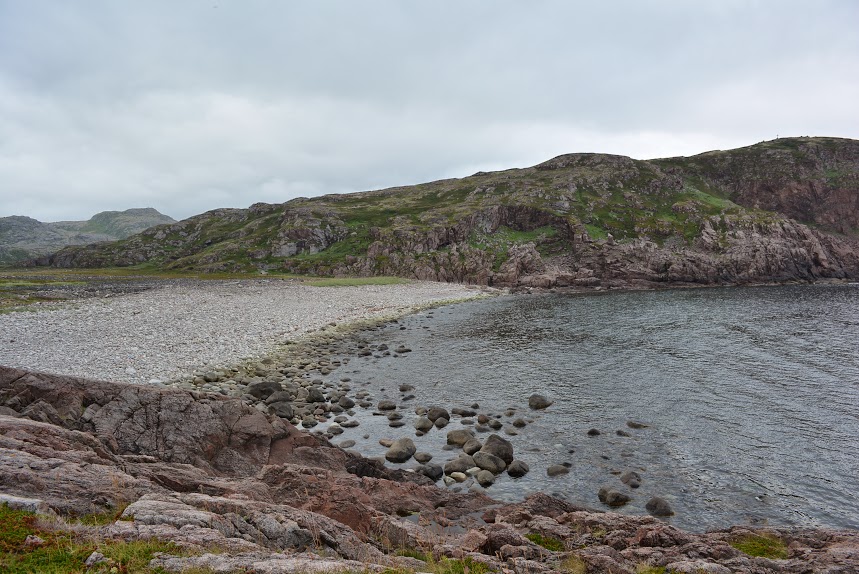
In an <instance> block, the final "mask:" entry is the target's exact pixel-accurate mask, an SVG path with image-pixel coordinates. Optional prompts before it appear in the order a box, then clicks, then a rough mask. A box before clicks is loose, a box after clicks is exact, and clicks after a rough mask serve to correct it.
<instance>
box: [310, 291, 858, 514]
mask: <svg viewBox="0 0 859 574" xmlns="http://www.w3.org/2000/svg"><path fill="white" fill-rule="evenodd" d="M360 338H361V339H362V340H363V343H359V344H362V345H364V346H363V348H362V350H363V353H362V354H359V355H358V356H356V357H354V358H353V359H352V360H351V361H349V362H348V364H344V365H343V366H342V367H341V368H339V369H337V370H336V371H334V372H332V373H330V374H328V375H326V376H325V377H323V379H324V380H325V382H326V383H327V384H329V385H334V384H342V383H340V382H339V381H340V380H341V379H342V378H348V379H350V382H349V383H348V385H349V386H350V387H351V389H352V392H353V393H359V394H360V398H359V400H361V401H363V403H364V404H365V405H366V408H360V406H359V407H357V408H356V415H355V420H357V421H359V422H360V425H359V426H357V427H355V428H351V429H350V428H347V429H344V432H343V434H342V435H341V436H339V437H335V439H334V440H335V442H340V443H344V441H346V442H345V444H346V446H349V447H351V448H354V449H357V450H359V451H360V452H362V453H364V454H365V455H367V456H378V457H384V455H385V453H386V452H387V447H385V446H383V445H381V444H379V440H380V439H386V438H387V439H391V440H393V439H397V438H400V437H405V436H409V437H411V439H412V440H413V441H414V443H415V446H416V449H417V451H419V452H424V453H428V454H429V455H431V456H432V462H434V463H438V464H440V465H444V464H445V462H447V461H449V460H450V459H452V458H454V456H458V452H459V451H460V448H459V447H456V448H455V449H454V450H450V449H451V447H449V446H446V442H447V441H446V433H447V432H448V431H450V430H453V429H459V428H471V429H473V428H475V426H476V424H475V423H477V421H476V419H474V418H473V417H467V416H466V417H463V416H456V415H452V417H451V420H450V423H449V425H448V426H447V427H446V428H444V429H441V430H440V429H432V430H428V431H427V432H426V434H424V435H423V436H415V428H414V427H413V423H414V421H415V419H417V418H418V417H417V415H416V414H415V412H414V410H415V407H420V406H423V407H429V406H434V405H439V406H443V407H445V408H447V409H448V410H450V409H452V408H455V407H456V408H469V407H470V406H471V405H474V404H477V405H478V406H479V408H478V409H476V411H478V412H480V413H489V414H491V415H494V416H498V417H500V418H499V419H498V420H499V421H500V422H501V423H502V424H503V428H500V429H498V430H492V431H491V432H498V433H499V434H500V435H501V436H503V437H504V438H506V439H508V440H510V441H511V442H512V443H513V445H514V448H515V453H516V457H517V458H521V459H522V460H523V461H524V462H525V463H526V464H527V465H529V466H530V469H531V470H530V472H529V473H528V474H526V475H525V476H524V477H521V478H516V479H514V478H511V477H509V476H508V475H507V474H501V475H499V476H498V477H497V479H496V481H495V483H494V484H493V485H492V486H491V487H490V488H489V490H488V493H489V494H490V495H491V496H493V497H495V498H499V499H505V500H516V499H520V498H521V497H523V496H524V495H526V494H528V493H530V492H534V491H545V492H547V493H551V494H553V495H557V496H562V497H564V498H566V499H567V500H569V501H571V502H573V503H576V504H583V505H587V506H592V507H594V508H606V506H604V505H603V504H601V501H600V499H599V497H598V493H599V490H600V488H602V487H606V488H609V489H613V490H616V491H618V492H620V493H623V494H625V495H627V496H629V497H630V501H629V502H628V504H626V505H625V506H623V507H622V508H620V511H621V512H627V513H634V514H644V513H646V510H645V508H644V505H645V504H646V503H647V502H648V501H649V500H650V499H651V498H652V497H654V496H659V497H663V498H665V499H666V500H667V501H668V502H669V503H670V505H671V507H672V508H673V509H674V510H675V512H676V515H675V516H673V517H672V518H670V519H669V520H671V522H672V523H673V524H675V525H677V526H680V527H682V528H687V529H693V530H703V529H707V528H717V527H724V526H727V525H729V524H734V523H746V524H754V525H758V526H759V525H802V526H826V527H850V528H856V527H857V526H859V502H857V499H856V497H855V492H856V491H857V490H859V480H858V479H857V475H856V460H859V412H857V405H859V358H857V354H856V351H857V345H859V288H857V286H855V285H817V286H785V287H762V288H728V289H700V290H673V291H659V292H628V293H613V294H605V295H589V296H572V295H533V296H513V297H502V298H498V299H493V300H485V301H475V302H468V303H462V304H458V305H454V306H449V307H442V308H440V309H436V310H434V311H428V312H423V313H420V314H417V315H414V316H411V317H408V318H405V319H403V320H401V321H399V322H398V323H393V324H389V325H387V326H384V327H381V328H378V329H375V330H370V331H365V332H363V333H362V334H361V335H360ZM379 345H384V347H382V349H383V350H382V351H379V350H378V349H379V348H380V347H379ZM388 347H389V348H390V349H391V350H395V349H396V348H401V349H403V348H404V349H409V350H410V351H411V352H408V353H390V352H388V353H387V354H386V353H385V352H384V349H386V348H388ZM401 385H406V386H403V387H402V388H403V389H406V390H405V391H401V390H400V388H401ZM411 387H413V389H412V388H411ZM534 392H537V393H542V394H544V395H546V396H547V397H549V399H550V400H552V401H553V404H552V405H551V406H550V407H549V408H547V409H545V410H532V409H530V408H529V407H528V397H529V396H530V395H531V394H532V393H534ZM383 400H390V401H392V402H393V403H394V404H395V405H396V406H397V407H398V408H397V409H396V412H397V413H400V414H401V415H402V421H401V422H402V423H405V424H403V426H401V427H399V428H391V426H390V425H391V423H392V421H391V419H389V417H387V416H379V413H380V411H379V410H378V404H379V401H383ZM374 413H375V415H374ZM463 419H465V420H463ZM517 420H518V421H521V422H519V423H517V425H514V424H513V423H514V422H516V421H517ZM463 423H465V424H463ZM522 423H524V424H522ZM639 423H641V424H639ZM322 427H324V425H321V426H320V427H319V428H322ZM631 427H632V428H631ZM315 430H318V429H315ZM338 432H340V431H339V430H338ZM512 433H516V434H515V435H514V434H512ZM476 434H477V435H478V438H481V439H485V438H486V434H482V433H476ZM353 442H354V444H353ZM383 442H386V441H384V440H383ZM387 464H388V465H389V466H393V467H399V468H409V467H416V466H417V463H416V462H415V461H414V460H410V461H408V462H406V463H403V464H393V463H390V462H388V463H387ZM558 466H561V467H564V470H566V472H564V471H561V470H560V469H559V468H558ZM550 467H555V472H554V473H553V474H554V476H550V475H549V473H548V472H547V471H548V470H549V468H550ZM630 473H632V475H630ZM636 476H637V479H636ZM623 478H625V479H626V480H625V481H624V480H621V479H623ZM630 478H632V479H634V482H637V483H638V486H637V487H635V488H632V487H631V485H630V483H629V480H630ZM469 484H470V483H465V486H463V485H462V484H456V485H453V486H452V487H453V488H464V487H468V485H469Z"/></svg>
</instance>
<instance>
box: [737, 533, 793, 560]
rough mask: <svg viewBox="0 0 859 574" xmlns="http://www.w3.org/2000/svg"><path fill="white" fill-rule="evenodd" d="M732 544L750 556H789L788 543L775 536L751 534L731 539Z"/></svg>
mask: <svg viewBox="0 0 859 574" xmlns="http://www.w3.org/2000/svg"><path fill="white" fill-rule="evenodd" d="M730 544H731V546H733V547H734V548H736V549H737V550H739V551H740V552H742V553H743V554H748V555H749V556H758V557H761V558H776V559H780V560H784V559H786V558H787V545H786V544H785V543H784V542H783V541H782V540H781V539H779V538H776V537H775V536H768V535H760V534H749V535H747V536H743V537H741V538H737V539H736V540H733V541H731V543H730Z"/></svg>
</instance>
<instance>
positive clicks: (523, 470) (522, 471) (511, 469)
mask: <svg viewBox="0 0 859 574" xmlns="http://www.w3.org/2000/svg"><path fill="white" fill-rule="evenodd" d="M529 470H531V469H530V468H529V467H528V465H527V464H526V463H525V462H524V461H521V460H514V461H513V462H511V463H510V466H508V467H507V474H509V475H510V476H511V477H512V478H521V477H523V476H525V475H526V474H528V471H529Z"/></svg>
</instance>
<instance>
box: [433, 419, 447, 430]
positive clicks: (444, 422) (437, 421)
mask: <svg viewBox="0 0 859 574" xmlns="http://www.w3.org/2000/svg"><path fill="white" fill-rule="evenodd" d="M449 422H450V420H449V419H446V418H444V417H438V418H437V419H435V426H436V428H440V429H443V428H444V427H446V426H447V424H448V423H449Z"/></svg>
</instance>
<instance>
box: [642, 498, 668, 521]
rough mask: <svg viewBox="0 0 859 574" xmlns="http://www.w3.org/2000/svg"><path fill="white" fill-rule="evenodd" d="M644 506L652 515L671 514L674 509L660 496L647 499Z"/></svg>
mask: <svg viewBox="0 0 859 574" xmlns="http://www.w3.org/2000/svg"><path fill="white" fill-rule="evenodd" d="M644 508H645V509H646V510H647V512H649V513H650V514H652V515H653V516H673V515H674V509H672V508H671V505H670V504H668V501H667V500H665V499H664V498H662V497H659V496H654V497H653V498H651V499H650V500H648V501H647V504H645V505H644Z"/></svg>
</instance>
